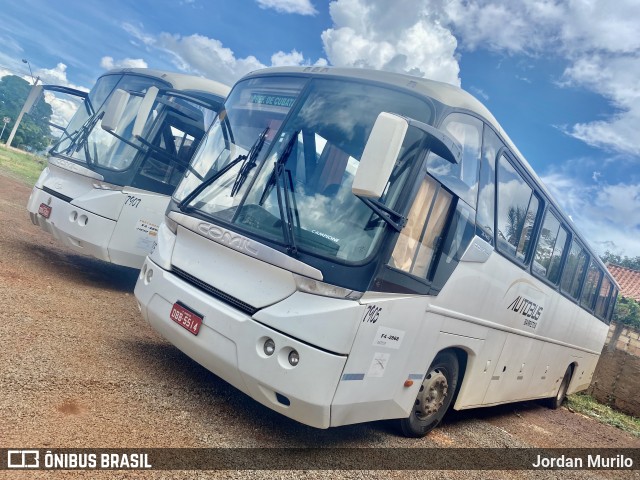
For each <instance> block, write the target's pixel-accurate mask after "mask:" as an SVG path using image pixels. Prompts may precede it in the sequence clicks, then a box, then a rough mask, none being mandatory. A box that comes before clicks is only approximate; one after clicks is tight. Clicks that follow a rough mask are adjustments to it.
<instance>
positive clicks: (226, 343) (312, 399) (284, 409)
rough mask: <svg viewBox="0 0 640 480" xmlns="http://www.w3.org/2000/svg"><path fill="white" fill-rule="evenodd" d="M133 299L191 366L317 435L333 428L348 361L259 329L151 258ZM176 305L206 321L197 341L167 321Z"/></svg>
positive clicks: (143, 271) (227, 306) (193, 336)
mask: <svg viewBox="0 0 640 480" xmlns="http://www.w3.org/2000/svg"><path fill="white" fill-rule="evenodd" d="M149 272H152V273H149ZM230 274H231V272H230ZM135 295H136V298H137V300H138V302H139V305H140V309H141V312H142V315H143V317H144V318H145V320H147V321H148V322H149V324H150V325H151V326H152V328H153V329H154V330H156V331H157V332H158V333H159V334H160V335H162V336H163V337H164V338H166V339H167V340H168V341H169V342H171V343H172V344H173V345H175V346H176V347H177V348H178V349H179V350H181V351H182V352H183V353H185V354H187V355H188V356H189V357H191V358H192V359H193V360H195V361H196V362H198V363H199V364H201V365H202V366H204V367H205V368H207V369H208V370H210V371H211V372H213V373H215V374H216V375H218V376H219V377H221V378H222V379H223V380H225V381H226V382H228V383H230V384H231V385H233V386H234V387H236V388H238V389H239V390H241V391H242V392H244V393H246V394H247V395H249V396H250V397H252V398H253V399H254V400H256V401H258V402H260V403H262V404H263V405H265V406H267V407H269V408H271V409H272V410H275V411H277V412H279V413H281V414H283V415H285V416H287V417H290V418H292V419H294V420H297V421H299V422H301V423H304V424H306V425H310V426H313V427H316V428H328V427H329V426H330V424H331V418H330V417H331V415H330V414H331V402H332V399H333V396H334V394H335V392H336V388H337V386H338V383H339V381H340V377H341V375H342V371H343V369H344V365H345V363H346V360H347V357H346V356H342V355H335V354H332V353H329V352H327V351H324V350H320V349H317V348H315V347H313V346H311V345H308V344H306V343H302V342H299V341H297V340H295V339H293V338H291V337H289V336H287V335H285V334H282V333H280V332H278V331H275V330H273V329H271V328H269V327H267V326H265V325H263V324H261V323H258V322H257V321H255V320H254V319H252V318H251V317H250V316H249V315H247V314H246V313H243V312H241V311H240V310H237V309H236V308H234V307H231V306H229V305H227V304H226V303H223V302H221V301H219V300H218V299H216V298H214V297H212V296H210V295H208V294H206V293H204V292H203V291H201V290H199V289H198V288H196V287H194V286H193V285H191V284H190V283H187V282H185V281H183V280H182V279H180V278H179V277H177V276H176V275H174V274H172V273H171V272H170V271H166V270H163V269H162V268H160V267H159V266H158V265H156V264H155V263H154V262H152V261H151V260H150V259H149V258H147V259H146V261H145V264H144V265H143V267H142V270H141V272H140V276H139V278H138V282H137V284H136V288H135ZM176 302H180V303H181V304H182V305H183V306H186V307H188V309H190V310H192V311H194V312H197V313H198V314H199V315H201V316H202V317H203V322H202V325H201V327H200V330H199V332H198V334H197V335H194V334H192V333H191V332H190V331H188V330H187V329H185V328H183V327H182V326H181V325H179V324H177V323H175V322H174V321H173V320H171V318H170V314H171V311H172V308H173V305H174V304H175V303H176ZM267 339H271V340H273V342H274V343H275V352H274V353H273V354H272V355H270V356H267V355H266V354H265V353H264V344H265V341H266V340H267ZM292 350H295V351H297V352H298V355H299V359H300V360H299V363H298V364H297V365H296V366H292V365H291V364H290V363H289V353H290V352H291V351H292Z"/></svg>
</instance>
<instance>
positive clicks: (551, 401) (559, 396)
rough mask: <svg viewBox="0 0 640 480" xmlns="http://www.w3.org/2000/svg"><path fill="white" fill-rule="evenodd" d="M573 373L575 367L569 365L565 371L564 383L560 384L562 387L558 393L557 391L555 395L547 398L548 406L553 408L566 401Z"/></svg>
mask: <svg viewBox="0 0 640 480" xmlns="http://www.w3.org/2000/svg"><path fill="white" fill-rule="evenodd" d="M572 373H573V367H572V366H571V365H569V366H568V367H567V371H566V372H565V373H564V377H562V383H561V384H560V388H558V393H556V395H555V397H551V398H547V399H545V404H546V406H547V407H548V408H550V409H551V410H556V409H558V408H560V405H562V402H564V399H565V397H566V396H567V390H568V389H569V383H571V374H572Z"/></svg>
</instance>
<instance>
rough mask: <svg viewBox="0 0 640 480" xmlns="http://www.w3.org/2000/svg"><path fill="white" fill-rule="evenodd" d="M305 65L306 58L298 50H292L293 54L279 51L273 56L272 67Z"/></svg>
mask: <svg viewBox="0 0 640 480" xmlns="http://www.w3.org/2000/svg"><path fill="white" fill-rule="evenodd" d="M303 63H304V56H303V55H302V54H301V53H300V52H298V51H297V50H291V53H285V52H283V51H279V52H277V53H274V54H273V55H271V65H272V66H274V67H287V66H292V65H302V64H303Z"/></svg>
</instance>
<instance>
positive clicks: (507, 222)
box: [496, 155, 540, 264]
mask: <svg viewBox="0 0 640 480" xmlns="http://www.w3.org/2000/svg"><path fill="white" fill-rule="evenodd" d="M497 196H498V217H497V222H496V223H497V238H496V243H497V245H498V247H499V250H500V251H501V252H503V253H505V254H506V255H508V256H510V257H512V258H513V259H515V260H518V261H519V262H520V263H522V264H524V263H525V262H526V260H527V257H528V253H529V250H530V245H531V236H532V234H533V227H534V225H535V220H536V217H537V215H538V210H539V206H540V201H539V200H538V198H537V197H536V195H535V194H534V193H533V189H532V188H531V187H530V186H529V185H528V184H527V183H526V182H525V181H524V179H523V178H522V176H521V175H520V174H519V173H518V172H517V171H516V169H515V168H514V167H513V166H512V165H511V163H510V162H509V160H508V159H507V157H506V156H505V155H501V156H500V160H499V161H498V195H497Z"/></svg>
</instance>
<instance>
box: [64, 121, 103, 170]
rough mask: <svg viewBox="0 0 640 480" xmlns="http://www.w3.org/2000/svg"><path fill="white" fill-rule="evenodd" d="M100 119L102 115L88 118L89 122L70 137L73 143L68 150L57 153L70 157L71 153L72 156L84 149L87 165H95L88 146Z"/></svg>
mask: <svg viewBox="0 0 640 480" xmlns="http://www.w3.org/2000/svg"><path fill="white" fill-rule="evenodd" d="M100 118H102V115H94V116H92V117H90V118H88V119H87V121H86V122H84V124H83V125H82V126H81V127H80V128H79V129H78V130H76V131H75V132H74V133H72V134H71V135H70V138H71V143H69V145H68V146H67V148H65V149H64V150H63V151H61V152H56V153H60V154H62V155H69V153H70V152H71V155H72V154H73V152H79V151H80V149H83V150H84V155H85V160H86V162H87V164H89V165H91V164H93V163H94V162H93V159H92V157H91V152H90V151H89V145H88V143H89V135H91V132H92V131H93V129H94V127H95V126H96V124H97V123H98V120H100ZM54 148H55V147H54Z"/></svg>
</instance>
